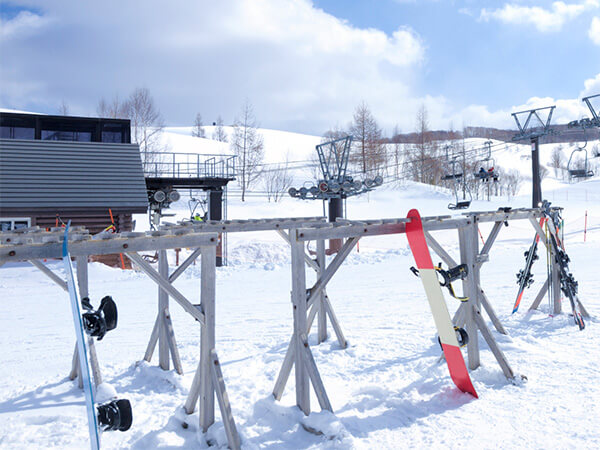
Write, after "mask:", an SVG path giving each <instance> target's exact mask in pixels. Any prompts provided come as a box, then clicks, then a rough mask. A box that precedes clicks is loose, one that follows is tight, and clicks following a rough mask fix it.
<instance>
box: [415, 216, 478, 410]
mask: <svg viewBox="0 0 600 450" xmlns="http://www.w3.org/2000/svg"><path fill="white" fill-rule="evenodd" d="M407 217H408V218H409V219H411V220H410V222H408V223H407V224H406V237H407V238H408V244H409V246H410V250H411V252H412V254H413V257H414V258H415V262H416V264H417V268H418V272H419V278H420V279H421V281H422V282H423V287H424V288H425V295H426V296H427V300H428V302H429V306H430V308H431V313H432V314H433V321H434V322H435V326H436V328H437V332H438V335H439V341H440V345H441V346H442V350H443V351H444V356H445V358H446V363H447V365H448V371H449V372H450V377H451V378H452V381H453V382H454V384H455V385H456V387H458V388H459V389H460V390H461V391H463V392H468V393H469V394H471V395H472V396H474V397H475V398H477V392H475V388H474V387H473V383H472V382H471V377H470V376H469V372H468V370H467V366H466V365H465V360H464V359H463V356H462V353H461V351H460V344H459V342H458V339H457V335H456V333H457V330H456V329H455V327H454V325H453V323H452V319H451V318H450V313H449V312H448V307H447V306H446V301H445V300H444V294H443V293H442V288H441V287H440V283H439V281H438V277H437V274H436V269H435V267H434V265H433V261H432V260H431V254H430V253H429V248H428V247H427V241H426V240H425V233H424V231H423V224H422V222H421V216H420V215H419V211H417V210H416V209H411V210H410V211H409V212H408V216H407ZM459 336H460V337H461V341H462V342H464V343H466V340H467V339H468V336H464V337H463V336H462V333H461V335H459Z"/></svg>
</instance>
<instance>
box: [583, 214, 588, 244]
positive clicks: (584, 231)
mask: <svg viewBox="0 0 600 450" xmlns="http://www.w3.org/2000/svg"><path fill="white" fill-rule="evenodd" d="M586 234H587V210H586V211H585V224H584V225H583V242H585V237H586Z"/></svg>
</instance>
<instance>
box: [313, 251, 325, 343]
mask: <svg viewBox="0 0 600 450" xmlns="http://www.w3.org/2000/svg"><path fill="white" fill-rule="evenodd" d="M317 264H318V266H319V270H318V271H317V277H320V276H321V275H323V272H325V266H326V259H325V241H324V240H318V241H317ZM314 307H317V308H318V311H319V312H318V320H317V340H318V342H319V344H320V343H321V342H325V341H326V340H327V311H326V310H325V290H321V292H320V293H319V296H318V298H317V302H316V304H315V306H314Z"/></svg>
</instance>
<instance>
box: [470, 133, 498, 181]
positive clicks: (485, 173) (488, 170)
mask: <svg viewBox="0 0 600 450" xmlns="http://www.w3.org/2000/svg"><path fill="white" fill-rule="evenodd" d="M485 145H486V147H487V150H488V154H487V156H486V157H485V158H483V159H481V160H480V161H478V164H477V165H476V166H475V167H477V166H479V171H477V172H474V173H473V176H474V177H475V178H477V179H478V180H481V181H486V182H487V181H490V180H492V181H494V182H498V172H496V168H495V167H496V161H495V160H494V158H492V141H486V142H485Z"/></svg>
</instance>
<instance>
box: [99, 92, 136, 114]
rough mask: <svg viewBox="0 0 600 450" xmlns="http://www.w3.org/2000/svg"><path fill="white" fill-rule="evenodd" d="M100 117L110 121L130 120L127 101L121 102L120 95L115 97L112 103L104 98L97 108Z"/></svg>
mask: <svg viewBox="0 0 600 450" xmlns="http://www.w3.org/2000/svg"><path fill="white" fill-rule="evenodd" d="M96 113H97V114H98V117H106V118H109V119H128V118H129V105H128V103H127V101H123V102H122V101H121V100H120V99H119V96H118V95H115V96H114V97H113V99H112V100H111V101H110V102H107V101H106V100H105V99H104V97H103V98H101V99H100V101H99V102H98V106H97V107H96Z"/></svg>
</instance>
